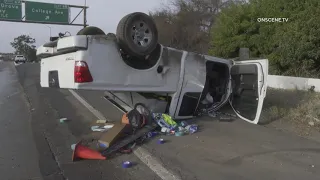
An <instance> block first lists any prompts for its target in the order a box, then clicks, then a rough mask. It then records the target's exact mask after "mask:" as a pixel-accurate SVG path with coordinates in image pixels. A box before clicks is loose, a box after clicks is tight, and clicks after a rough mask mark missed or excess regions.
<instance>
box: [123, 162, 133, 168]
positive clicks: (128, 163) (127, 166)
mask: <svg viewBox="0 0 320 180" xmlns="http://www.w3.org/2000/svg"><path fill="white" fill-rule="evenodd" d="M131 166H132V163H131V162H130V161H125V162H123V163H122V167H123V168H130V167H131Z"/></svg>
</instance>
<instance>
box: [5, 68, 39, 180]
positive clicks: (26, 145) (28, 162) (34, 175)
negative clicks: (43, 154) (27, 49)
mask: <svg viewBox="0 0 320 180" xmlns="http://www.w3.org/2000/svg"><path fill="white" fill-rule="evenodd" d="M0 144H1V148H0V174H1V179H6V180H16V179H32V180H38V179H39V180H40V179H42V176H41V173H40V168H39V164H38V162H39V161H38V151H37V149H36V145H35V142H34V140H33V135H32V131H31V113H30V111H29V107H28V105H27V101H26V97H25V96H24V93H23V89H22V87H21V85H20V83H19V81H18V78H17V73H16V70H15V68H14V66H13V63H8V62H1V63H0Z"/></svg>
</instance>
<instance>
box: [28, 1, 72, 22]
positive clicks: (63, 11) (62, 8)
mask: <svg viewBox="0 0 320 180" xmlns="http://www.w3.org/2000/svg"><path fill="white" fill-rule="evenodd" d="M69 12H70V11H69V6H68V5H63V4H51V3H40V2H30V1H26V2H25V13H26V21H37V22H54V23H69V19H70V18H69V17H70V16H69Z"/></svg>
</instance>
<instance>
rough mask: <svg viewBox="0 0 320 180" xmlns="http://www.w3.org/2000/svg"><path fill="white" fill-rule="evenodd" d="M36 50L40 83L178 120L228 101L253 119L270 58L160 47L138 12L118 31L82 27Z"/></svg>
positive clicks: (151, 27)
mask: <svg viewBox="0 0 320 180" xmlns="http://www.w3.org/2000/svg"><path fill="white" fill-rule="evenodd" d="M37 55H38V56H40V57H41V58H42V59H41V86H42V87H54V88H67V89H87V90H101V91H105V92H106V96H108V99H109V100H111V101H112V102H113V103H115V104H116V105H118V106H121V107H122V108H124V110H129V109H130V108H132V107H133V106H134V104H135V103H138V102H141V103H145V104H146V105H148V106H149V107H151V110H153V111H157V112H164V113H168V114H169V115H171V116H172V117H173V118H175V119H183V118H191V117H193V116H195V115H197V113H198V112H199V111H201V110H203V109H210V110H211V111H216V110H218V109H219V108H221V107H222V106H223V105H224V104H226V103H227V102H228V101H229V102H230V104H231V106H232V108H233V109H234V111H235V113H236V114H237V115H238V116H239V117H240V118H241V119H243V120H245V121H248V122H250V123H254V124H257V123H258V122H259V117H260V114H261V110H262V106H263V100H264V98H265V96H266V89H267V77H268V60H266V59H262V60H248V61H236V62H235V61H232V60H226V59H221V58H217V57H212V56H207V55H202V54H197V53H192V52H186V51H183V50H177V49H173V48H169V47H164V46H162V45H160V44H158V35H157V29H156V26H155V24H154V22H153V20H152V18H150V17H149V16H148V15H146V14H143V13H132V14H129V15H127V16H125V17H124V18H123V19H122V20H121V21H120V23H119V25H118V28H117V33H116V35H115V34H111V33H109V34H107V35H106V34H105V33H104V32H103V31H102V30H101V29H99V28H96V27H86V28H84V29H82V30H81V31H79V33H78V34H77V35H75V36H68V37H62V38H59V39H58V40H56V41H52V42H49V43H46V44H44V45H43V46H41V47H39V48H38V50H37ZM126 107H127V108H128V109H126Z"/></svg>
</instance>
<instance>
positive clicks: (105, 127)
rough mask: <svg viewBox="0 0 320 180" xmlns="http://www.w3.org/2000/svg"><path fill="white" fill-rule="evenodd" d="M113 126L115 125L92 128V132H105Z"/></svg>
mask: <svg viewBox="0 0 320 180" xmlns="http://www.w3.org/2000/svg"><path fill="white" fill-rule="evenodd" d="M113 126H114V124H106V125H104V126H91V130H92V131H96V132H105V131H107V130H109V129H111V128H112V127H113Z"/></svg>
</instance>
